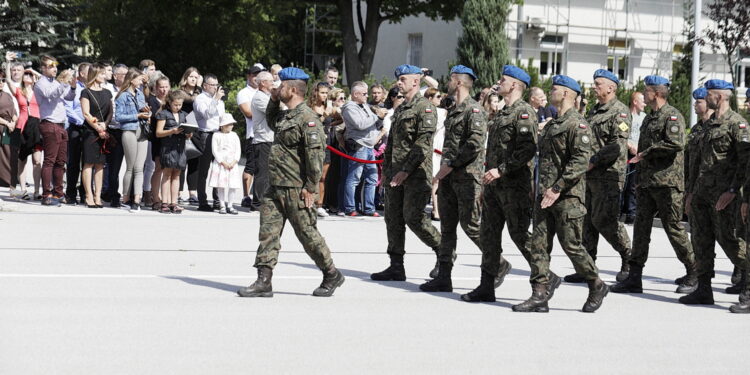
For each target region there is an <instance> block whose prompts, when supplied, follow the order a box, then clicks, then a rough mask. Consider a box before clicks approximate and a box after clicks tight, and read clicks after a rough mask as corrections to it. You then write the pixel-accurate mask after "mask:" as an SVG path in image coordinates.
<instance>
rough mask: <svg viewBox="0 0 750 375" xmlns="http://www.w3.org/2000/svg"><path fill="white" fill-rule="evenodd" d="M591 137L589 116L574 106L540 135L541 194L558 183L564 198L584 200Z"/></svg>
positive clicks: (553, 120) (549, 123) (547, 126)
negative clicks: (587, 119)
mask: <svg viewBox="0 0 750 375" xmlns="http://www.w3.org/2000/svg"><path fill="white" fill-rule="evenodd" d="M591 137H592V135H591V130H590V129H589V125H588V124H587V123H586V119H584V118H583V116H582V115H581V114H580V113H578V111H576V110H575V109H572V108H571V109H569V110H568V111H566V112H565V114H563V115H560V116H559V117H558V118H556V119H552V120H550V122H548V123H547V125H546V126H545V127H544V129H543V130H542V134H541V136H540V137H539V189H537V191H538V192H539V194H542V193H543V192H544V191H546V190H547V189H548V188H551V187H552V186H553V185H557V186H558V187H559V188H560V193H561V197H577V198H578V199H580V200H581V202H584V200H585V197H586V194H585V193H586V170H587V169H588V167H589V158H591V142H592V139H591Z"/></svg>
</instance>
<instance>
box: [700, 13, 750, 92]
mask: <svg viewBox="0 0 750 375" xmlns="http://www.w3.org/2000/svg"><path fill="white" fill-rule="evenodd" d="M708 17H709V18H710V19H711V20H713V21H714V22H715V25H714V27H712V28H709V29H708V30H706V39H707V42H708V44H709V45H710V46H711V48H712V49H713V51H714V53H719V52H721V53H723V54H724V56H725V57H726V59H727V64H728V65H729V70H730V72H731V74H732V81H733V82H734V83H735V84H737V83H739V82H738V77H737V76H736V75H737V73H736V71H735V65H736V64H737V62H738V61H740V60H741V59H742V57H743V56H742V55H743V54H749V53H750V51H748V50H750V27H748V25H750V1H747V0H722V1H714V2H711V3H709V4H708Z"/></svg>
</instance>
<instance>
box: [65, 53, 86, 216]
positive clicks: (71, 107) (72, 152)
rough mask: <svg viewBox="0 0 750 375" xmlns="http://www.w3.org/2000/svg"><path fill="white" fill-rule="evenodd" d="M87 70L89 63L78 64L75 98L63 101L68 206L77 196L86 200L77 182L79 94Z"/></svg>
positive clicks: (80, 139) (80, 126)
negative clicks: (66, 137)
mask: <svg viewBox="0 0 750 375" xmlns="http://www.w3.org/2000/svg"><path fill="white" fill-rule="evenodd" d="M89 68H91V64H90V63H87V62H84V63H80V64H78V75H77V77H76V86H77V87H78V89H76V96H75V98H73V100H66V101H65V114H66V115H67V118H68V168H67V170H66V176H65V177H66V178H65V179H66V188H65V200H66V202H67V203H68V204H76V203H77V196H80V198H81V201H83V200H84V199H85V198H86V193H85V191H84V188H83V184H81V185H78V182H79V180H80V179H81V157H82V156H83V137H84V135H85V134H84V131H85V129H84V120H83V112H82V111H81V93H82V92H83V90H84V89H85V88H86V80H87V77H88V74H89ZM76 187H78V189H76Z"/></svg>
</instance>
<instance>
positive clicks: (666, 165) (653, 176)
mask: <svg viewBox="0 0 750 375" xmlns="http://www.w3.org/2000/svg"><path fill="white" fill-rule="evenodd" d="M644 82H645V83H646V89H645V90H644V93H643V97H644V99H645V101H646V105H648V106H649V107H651V109H652V112H651V113H649V114H648V115H646V118H645V119H644V120H643V125H641V135H640V138H639V139H638V154H637V155H636V156H635V157H633V158H632V159H630V163H631V164H637V168H638V169H637V170H638V187H637V190H638V192H637V194H638V207H636V210H635V224H634V226H633V250H632V254H631V256H630V261H629V263H630V273H629V275H628V278H627V279H625V280H624V281H622V282H618V283H617V284H615V285H613V286H612V287H611V288H610V289H611V290H612V291H613V292H615V293H642V292H643V287H642V284H641V278H642V272H643V267H644V266H645V265H646V261H647V260H648V248H649V242H651V227H652V224H653V221H654V216H656V214H657V213H658V215H659V218H660V219H661V223H662V227H663V228H664V232H666V234H667V237H668V238H669V243H670V244H672V248H673V249H674V251H675V253H676V254H677V258H678V259H679V260H680V262H681V263H682V264H683V265H684V266H685V270H686V271H687V275H686V277H682V278H680V279H679V281H680V282H679V284H680V285H679V286H678V288H677V292H679V293H689V292H690V291H692V290H694V289H695V288H696V285H697V283H698V281H697V272H698V270H697V268H696V262H695V254H694V253H693V248H692V246H691V244H690V241H689V240H688V237H687V232H685V228H684V227H683V226H682V224H681V223H680V221H681V220H682V209H681V208H682V202H683V192H684V190H685V169H684V165H685V161H684V156H685V154H684V150H683V147H684V144H685V120H684V119H683V117H682V114H681V113H680V111H678V110H677V108H675V107H672V106H671V105H669V103H668V102H667V98H668V97H669V80H668V79H666V78H663V77H659V76H654V75H650V76H646V78H645V79H644Z"/></svg>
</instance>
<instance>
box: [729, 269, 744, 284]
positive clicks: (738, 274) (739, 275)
mask: <svg viewBox="0 0 750 375" xmlns="http://www.w3.org/2000/svg"><path fill="white" fill-rule="evenodd" d="M740 278H742V271H741V270H740V269H739V267H737V266H734V271H732V278H731V279H730V280H729V281H730V282H731V283H732V285H735V284H737V283H739V282H740Z"/></svg>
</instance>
